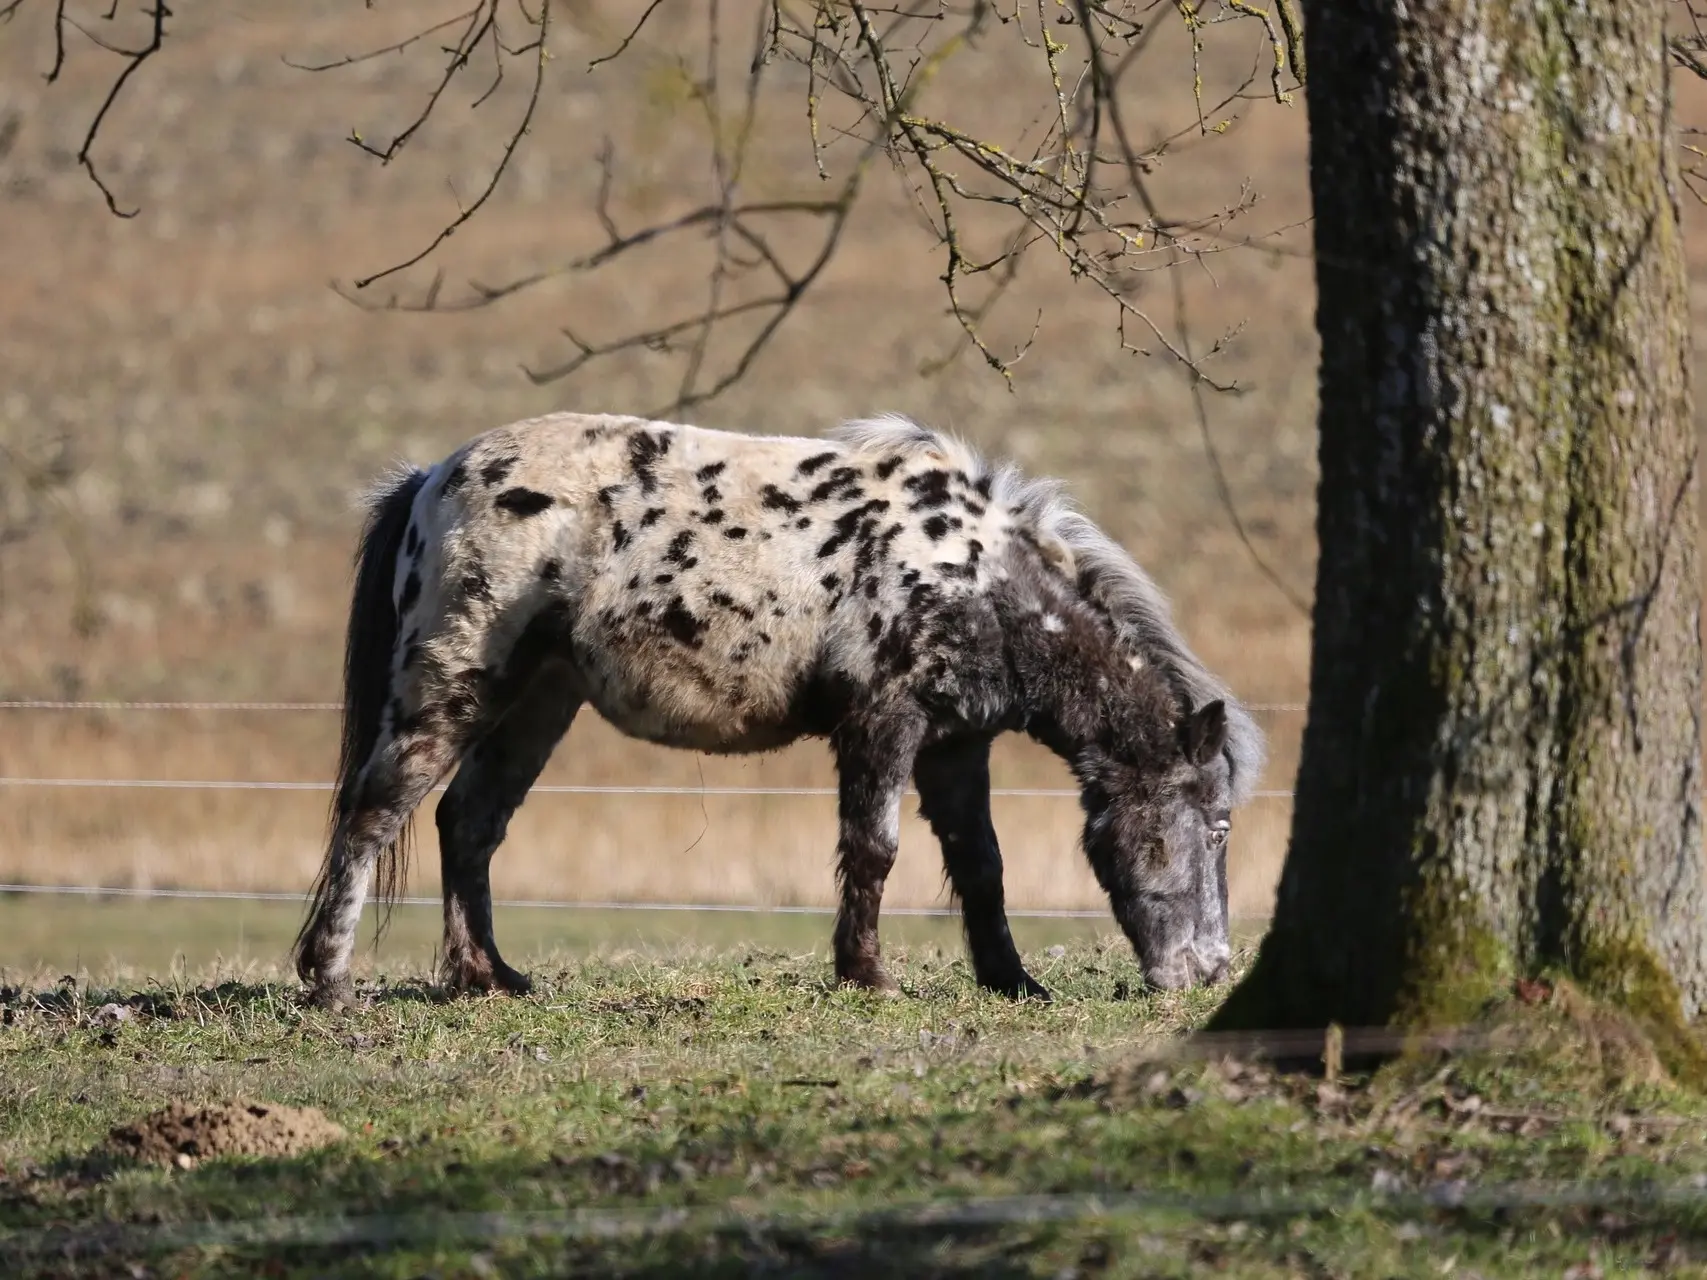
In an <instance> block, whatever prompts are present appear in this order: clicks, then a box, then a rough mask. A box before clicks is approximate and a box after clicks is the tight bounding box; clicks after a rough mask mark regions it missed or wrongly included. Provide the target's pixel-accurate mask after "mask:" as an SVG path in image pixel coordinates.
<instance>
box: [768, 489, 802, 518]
mask: <svg viewBox="0 0 1707 1280" xmlns="http://www.w3.org/2000/svg"><path fill="white" fill-rule="evenodd" d="M759 501H760V502H762V503H763V504H764V505H765V508H766V509H767V510H769V511H786V512H787V513H788V514H789V515H793V514H794V513H795V512H797V511H799V510H800V500H799V499H798V498H793V497H790V496H789V495H788V494H786V493H784V492H783V491H782V490H781V489H779V488H777V487H776V486H775V485H774V484H767V485H766V486H765V487H764V488H763V489H761V490H759Z"/></svg>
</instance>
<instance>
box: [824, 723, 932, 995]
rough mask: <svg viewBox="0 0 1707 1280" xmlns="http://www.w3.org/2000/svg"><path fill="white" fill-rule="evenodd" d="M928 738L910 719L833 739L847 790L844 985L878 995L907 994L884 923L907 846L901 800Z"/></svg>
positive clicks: (841, 813)
mask: <svg viewBox="0 0 1707 1280" xmlns="http://www.w3.org/2000/svg"><path fill="white" fill-rule="evenodd" d="M922 736H923V726H922V725H920V724H918V723H916V722H914V721H912V720H910V719H901V720H898V721H897V720H891V719H885V720H882V721H877V720H867V719H866V718H864V717H854V718H852V719H850V720H849V721H845V722H844V723H843V724H842V725H841V727H839V728H838V729H837V730H836V732H835V733H834V734H833V735H831V738H830V745H831V749H832V750H833V751H834V752H835V754H836V769H837V773H838V775H839V784H840V785H839V787H838V821H839V827H840V833H839V836H838V839H837V842H836V861H837V867H836V873H837V878H838V879H839V880H840V881H841V891H842V892H841V898H842V901H841V908H840V910H839V911H838V912H837V915H836V932H835V950H836V979H837V980H838V981H839V982H845V983H848V984H850V985H852V986H857V987H865V988H867V989H869V990H872V991H881V992H885V993H893V992H896V991H898V990H899V988H898V987H897V986H896V985H895V981H894V979H892V978H891V977H890V976H889V974H888V973H887V972H886V971H885V970H884V968H883V955H882V950H881V948H880V947H879V945H878V938H877V916H878V911H879V909H880V908H881V906H882V903H883V884H884V881H886V880H887V879H888V878H889V869H890V868H891V867H892V866H894V865H895V852H896V849H897V847H898V846H899V843H900V838H901V796H902V793H903V792H905V791H906V789H907V775H908V774H909V773H910V772H912V765H913V756H914V754H915V752H916V751H917V750H918V744H919V740H920V738H921V737H922Z"/></svg>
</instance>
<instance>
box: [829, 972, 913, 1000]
mask: <svg viewBox="0 0 1707 1280" xmlns="http://www.w3.org/2000/svg"><path fill="white" fill-rule="evenodd" d="M837 982H838V983H839V984H840V985H841V986H844V987H851V988H853V989H855V990H857V991H865V992H868V993H869V994H871V995H874V996H879V997H881V998H882V999H885V1000H897V999H899V998H900V997H901V995H902V991H901V984H900V983H898V982H896V981H895V979H893V978H891V977H890V976H889V975H888V974H887V973H885V972H884V971H883V970H882V969H877V970H875V971H874V970H866V971H865V972H863V973H850V974H846V975H843V976H842V977H840V978H838V979H837Z"/></svg>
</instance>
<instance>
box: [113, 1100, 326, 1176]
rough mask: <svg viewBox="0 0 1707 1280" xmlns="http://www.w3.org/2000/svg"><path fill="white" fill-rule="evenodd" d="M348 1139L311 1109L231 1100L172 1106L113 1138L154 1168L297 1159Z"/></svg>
mask: <svg viewBox="0 0 1707 1280" xmlns="http://www.w3.org/2000/svg"><path fill="white" fill-rule="evenodd" d="M344 1136H345V1134H344V1130H343V1129H342V1128H341V1127H339V1126H338V1125H336V1124H334V1123H333V1122H332V1121H330V1120H328V1119H327V1118H326V1117H325V1116H324V1115H322V1114H321V1113H320V1112H319V1111H316V1110H315V1109H314V1108H313V1107H306V1108H297V1107H281V1106H279V1105H277V1104H276V1103H271V1102H245V1101H240V1100H239V1101H232V1102H221V1103H216V1104H214V1105H213V1106H208V1107H194V1106H191V1105H190V1104H189V1103H187V1102H173V1103H172V1104H171V1105H169V1106H167V1107H166V1108H165V1109H164V1110H161V1111H156V1112H155V1113H154V1114H153V1115H150V1116H147V1117H145V1118H143V1119H141V1120H138V1121H136V1122H134V1123H132V1124H126V1125H119V1126H118V1127H117V1128H115V1129H114V1130H113V1131H112V1133H111V1135H110V1136H109V1142H110V1144H111V1145H112V1147H113V1148H114V1149H115V1150H117V1151H119V1152H122V1153H123V1154H125V1155H128V1156H132V1157H134V1158H135V1159H138V1160H146V1161H148V1162H150V1163H153V1164H176V1165H178V1166H180V1167H183V1168H187V1167H189V1166H190V1165H192V1164H194V1163H195V1162H197V1161H199V1160H208V1159H212V1158H214V1157H216V1156H294V1155H300V1154H302V1153H303V1152H305V1151H313V1150H315V1149H316V1148H318V1147H323V1146H326V1145H327V1144H328V1143H332V1142H337V1141H338V1140H339V1139H341V1138H343V1137H344Z"/></svg>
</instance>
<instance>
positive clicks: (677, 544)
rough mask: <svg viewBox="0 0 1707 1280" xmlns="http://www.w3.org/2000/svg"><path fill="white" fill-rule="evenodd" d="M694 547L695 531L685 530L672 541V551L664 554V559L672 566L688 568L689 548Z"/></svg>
mask: <svg viewBox="0 0 1707 1280" xmlns="http://www.w3.org/2000/svg"><path fill="white" fill-rule="evenodd" d="M692 545H693V530H692V529H683V530H682V531H681V532H680V533H678V534H677V535H676V536H675V537H673V538H671V539H670V549H669V550H668V551H666V552H665V553H664V559H666V560H668V561H669V562H670V563H671V564H678V565H681V566H682V568H684V569H685V568H687V567H688V548H689V547H690V546H692Z"/></svg>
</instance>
